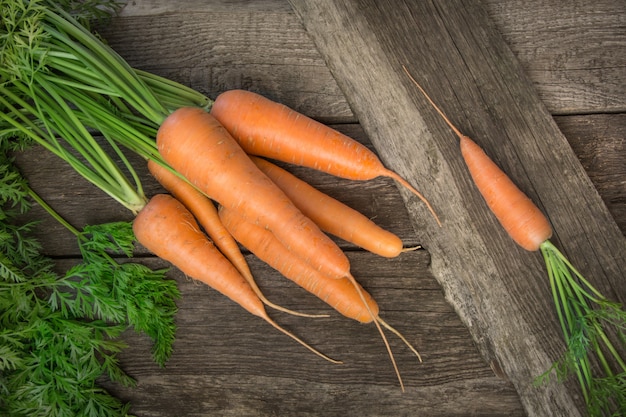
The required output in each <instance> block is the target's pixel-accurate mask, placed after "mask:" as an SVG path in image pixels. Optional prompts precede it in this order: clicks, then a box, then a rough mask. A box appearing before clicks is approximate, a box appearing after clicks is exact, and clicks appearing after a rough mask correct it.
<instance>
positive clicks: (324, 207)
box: [251, 156, 403, 258]
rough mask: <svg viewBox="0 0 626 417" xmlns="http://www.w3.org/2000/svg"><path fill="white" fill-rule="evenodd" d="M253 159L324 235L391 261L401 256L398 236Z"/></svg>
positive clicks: (268, 164)
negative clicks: (337, 238) (326, 234)
mask: <svg viewBox="0 0 626 417" xmlns="http://www.w3.org/2000/svg"><path fill="white" fill-rule="evenodd" d="M251 159H252V161H254V163H255V164H256V165H257V166H258V167H259V168H260V169H261V171H263V172H264V173H265V175H267V176H268V177H269V178H270V179H271V180H272V181H274V183H275V184H276V185H278V187H279V188H280V189H281V190H283V192H284V193H285V194H287V197H289V198H290V199H291V201H293V203H294V204H295V205H296V207H298V209H300V211H301V212H302V213H303V214H304V215H305V216H307V217H308V218H310V219H311V220H313V221H314V222H315V223H316V224H317V225H318V226H319V227H320V228H321V229H322V230H323V231H325V232H327V233H330V234H331V235H334V236H337V237H339V238H341V239H344V240H346V241H348V242H351V243H354V244H355V245H357V246H359V247H361V248H363V249H366V250H368V251H370V252H372V253H375V254H377V255H380V256H384V257H388V258H391V257H395V256H398V255H399V254H400V253H402V251H403V245H402V240H400V238H399V237H398V236H396V235H395V234H393V233H391V232H389V231H387V230H385V229H383V228H382V227H380V226H378V225H377V224H376V223H374V222H373V221H371V220H370V219H369V218H367V217H366V216H364V215H363V214H361V213H360V212H359V211H357V210H354V209H353V208H351V207H349V206H347V205H346V204H344V203H342V202H340V201H339V200H336V199H334V198H332V197H331V196H329V195H327V194H325V193H323V192H322V191H320V190H318V189H316V188H315V187H313V186H311V185H310V184H308V183H307V182H305V181H302V180H301V179H299V178H297V177H296V176H295V175H293V174H291V173H290V172H288V171H286V170H284V169H283V168H281V167H279V166H277V165H275V164H273V163H271V162H269V161H267V160H265V159H262V158H258V157H254V156H253V157H251Z"/></svg>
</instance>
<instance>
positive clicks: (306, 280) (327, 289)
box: [219, 207, 421, 391]
mask: <svg viewBox="0 0 626 417" xmlns="http://www.w3.org/2000/svg"><path fill="white" fill-rule="evenodd" d="M219 215H220V218H221V219H222V222H223V224H224V226H225V227H226V228H227V229H228V230H229V232H230V233H231V234H232V235H233V236H234V237H235V239H236V240H237V241H238V242H239V243H241V244H242V245H243V246H244V247H246V248H247V249H248V250H250V251H251V252H252V253H253V254H255V255H256V256H257V257H258V258H259V259H261V260H262V261H264V262H265V263H267V264H268V265H269V266H271V267H272V268H274V269H275V270H277V271H278V272H280V273H281V274H282V275H283V276H285V277H286V278H288V279H290V280H291V281H293V282H294V283H296V284H298V285H299V286H301V287H302V288H304V289H305V290H307V291H308V292H310V293H311V294H313V295H315V296H317V297H318V298H319V299H321V300H322V301H324V302H326V303H327V304H328V305H330V306H331V307H333V308H334V309H335V310H337V311H338V312H339V313H341V314H343V315H344V316H346V317H348V318H351V319H354V320H356V321H359V322H361V323H371V322H374V324H375V325H376V327H377V329H378V331H379V332H380V334H381V337H382V338H383V341H384V343H385V346H386V347H387V351H388V353H389V357H390V358H391V361H392V364H393V367H394V369H395V371H396V375H397V377H398V381H399V382H400V386H401V387H402V390H403V391H404V384H403V383H402V378H401V376H400V372H399V370H398V367H397V365H396V363H395V360H394V357H393V353H392V352H391V348H390V347H389V344H388V342H387V339H386V337H385V335H384V333H383V331H382V329H381V328H380V325H383V326H384V327H385V328H386V329H388V330H390V331H391V332H393V333H394V334H395V335H396V336H398V337H399V338H400V339H401V340H402V341H403V342H404V343H405V344H406V345H407V346H408V347H409V348H410V349H411V351H413V353H415V355H416V356H417V357H418V358H419V360H420V361H421V357H420V354H419V353H418V352H417V350H416V349H415V348H414V347H413V346H412V345H411V344H410V343H409V342H408V341H407V340H406V338H405V337H404V336H403V335H402V334H401V333H400V332H398V331H397V330H396V329H394V328H393V327H391V326H390V325H389V324H388V323H386V322H385V321H383V319H381V318H380V316H379V314H378V313H379V307H378V304H377V303H376V301H375V300H374V299H373V298H372V296H371V295H370V294H369V293H368V292H367V291H365V289H363V287H362V286H361V285H360V284H359V283H358V282H357V281H356V280H355V279H354V278H353V277H351V276H350V277H346V278H344V279H334V278H329V277H328V276H326V275H324V274H323V273H321V272H320V271H317V270H315V269H313V268H311V267H310V266H309V265H307V264H306V263H304V262H302V261H301V260H299V259H298V258H296V257H294V256H293V255H292V254H291V253H290V252H289V250H288V249H287V248H285V246H284V245H282V244H281V243H280V241H279V240H278V239H276V237H275V236H274V235H273V234H272V233H271V232H270V231H269V230H267V229H264V228H262V227H259V226H258V225H255V224H252V223H249V222H247V221H245V219H243V218H242V217H241V216H238V215H237V213H236V212H234V211H232V210H228V209H226V208H224V207H220V208H219Z"/></svg>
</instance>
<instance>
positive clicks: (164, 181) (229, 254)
mask: <svg viewBox="0 0 626 417" xmlns="http://www.w3.org/2000/svg"><path fill="white" fill-rule="evenodd" d="M148 170H149V171H150V173H151V174H152V176H153V177H154V178H155V179H156V180H157V181H158V182H159V184H161V185H162V186H163V188H165V189H166V190H167V191H169V192H170V193H171V194H172V195H173V196H174V197H175V198H176V199H177V200H178V201H180V202H181V203H183V205H184V206H185V207H186V208H187V210H189V211H190V212H191V213H192V214H193V215H194V217H195V218H196V220H197V221H198V222H199V223H200V224H201V225H202V227H203V228H204V231H205V232H206V233H207V234H208V235H209V238H211V240H212V241H213V243H214V244H215V246H217V248H218V249H219V250H220V251H221V252H222V254H223V255H224V256H226V258H227V259H228V260H229V261H230V262H231V263H232V264H233V266H235V268H237V270H238V271H239V273H240V274H241V275H242V276H243V277H244V278H245V279H246V281H248V284H250V287H252V290H253V291H254V292H255V293H256V295H257V296H258V297H259V298H260V299H261V301H263V303H265V305H267V306H269V307H271V308H273V309H275V310H278V311H282V312H285V313H289V314H293V315H296V316H303V317H313V315H310V314H304V313H299V312H296V311H292V310H289V309H286V308H284V307H282V306H279V305H277V304H274V303H272V302H271V301H269V300H268V299H267V298H266V297H265V295H263V293H262V291H261V289H260V288H259V287H258V285H257V284H256V281H255V280H254V277H253V276H252V272H251V271H250V268H249V266H248V262H246V258H245V257H244V256H243V254H242V253H241V251H240V250H239V246H238V245H237V242H236V241H235V239H234V238H233V237H232V236H231V234H230V233H229V232H228V230H226V228H225V227H224V225H223V224H222V221H221V220H220V218H219V216H218V214H217V207H215V205H214V204H213V202H212V201H211V200H210V199H209V198H208V197H207V196H205V195H204V194H202V193H201V192H200V191H199V190H197V189H196V188H195V187H194V186H193V185H191V184H190V183H189V182H187V180H185V179H184V178H181V177H179V176H178V175H177V174H176V173H174V172H172V171H171V170H170V169H169V168H168V167H165V166H163V165H161V164H160V163H158V162H156V161H154V160H149V161H148ZM315 317H320V316H319V315H315Z"/></svg>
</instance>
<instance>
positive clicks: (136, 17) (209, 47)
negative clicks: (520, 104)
mask: <svg viewBox="0 0 626 417" xmlns="http://www.w3.org/2000/svg"><path fill="white" fill-rule="evenodd" d="M484 5H485V8H486V10H487V12H488V13H489V15H490V17H491V18H492V19H493V22H494V23H495V25H496V27H497V29H498V31H499V32H500V33H501V34H502V36H503V37H504V39H505V40H506V41H507V44H508V45H509V46H510V47H511V49H512V50H513V52H514V53H515V54H516V56H517V58H518V59H519V61H520V63H521V66H522V67H523V68H524V70H525V72H526V74H527V75H528V76H529V77H530V78H531V79H532V81H533V83H534V85H535V87H536V89H537V91H538V94H539V96H540V97H541V99H542V101H543V102H544V103H545V104H546V106H547V107H548V109H549V110H550V111H551V112H552V113H553V114H566V113H568V114H569V113H574V114H580V113H582V112H593V113H596V112H616V111H625V110H626V87H625V86H624V83H623V80H624V74H625V73H626V61H625V59H626V58H625V57H626V31H624V24H625V23H624V22H625V20H626V6H624V2H623V1H622V0H599V1H594V2H578V1H577V2H570V3H567V4H563V3H555V2H550V1H546V0H531V1H527V0H504V1H502V0H485V1H484ZM174 16H176V17H175V18H174ZM172 19H175V20H177V22H178V23H180V24H182V25H184V26H185V27H188V28H190V30H188V31H187V30H184V31H183V32H186V33H187V36H192V37H193V38H194V39H203V41H204V42H203V43H202V44H201V45H200V46H199V47H196V43H193V44H194V48H177V45H176V41H175V40H172V39H171V37H169V36H166V35H164V34H167V33H171V31H172V30H173V29H175V28H176V27H175V26H172V25H170V24H169V23H168V21H170V22H171V21H172ZM145 22H149V24H144V23H145ZM129 31H132V32H133V38H134V39H128V38H127V37H126V36H125V34H127V33H128V32H129ZM103 32H104V34H105V37H106V38H107V39H109V40H111V42H112V43H113V45H114V46H117V45H121V46H123V48H122V49H125V50H126V51H131V50H132V51H133V53H132V54H128V57H129V58H132V60H133V62H134V63H136V64H137V65H138V66H141V67H143V68H146V69H155V70H158V71H160V72H161V73H162V74H164V75H167V74H169V75H172V76H177V77H181V79H182V80H183V81H187V82H188V83H189V84H190V85H192V86H194V87H199V88H201V89H204V90H206V91H208V92H218V91H222V90H223V86H224V85H225V84H226V83H230V84H233V83H234V84H240V85H241V86H243V87H248V88H252V89H263V88H264V87H272V88H267V90H268V91H276V94H281V93H280V91H283V90H285V91H289V90H291V88H288V89H285V88H284V87H283V88H276V87H277V86H286V87H289V85H290V84H292V83H298V79H299V80H301V81H303V80H305V79H307V81H308V83H304V85H301V87H304V90H303V91H308V92H309V93H310V94H311V96H309V97H308V99H307V100H315V97H314V95H315V94H316V89H315V87H319V86H320V85H325V86H332V85H333V83H332V78H331V77H330V76H329V73H328V72H327V70H326V69H325V67H324V65H323V64H321V62H320V61H319V58H318V57H311V56H310V55H307V54H308V53H309V52H311V51H314V50H315V48H314V47H313V44H312V43H311V40H310V39H308V38H307V37H306V36H303V30H302V28H301V27H300V26H298V25H297V24H296V23H295V19H294V16H293V12H292V10H290V8H289V5H288V2H287V1H286V0H263V1H254V2H246V1H233V2H229V1H218V0H212V1H210V2H207V1H203V0H192V1H185V2H176V3H174V2H167V1H163V0H143V1H134V2H129V3H128V5H127V6H126V7H125V9H124V10H123V11H122V19H118V20H116V21H114V22H113V24H112V25H111V26H110V27H107V28H105V29H104V31H103ZM191 33H193V34H191ZM216 34H217V35H216ZM266 34H273V36H271V35H270V36H267V35H266ZM127 43H128V45H126V44H127ZM133 45H135V46H133ZM168 45H172V47H173V50H171V51H170V50H169V47H168ZM203 46H204V47H203ZM131 48H132V49H131ZM135 48H136V49H135ZM164 50H168V51H170V53H167V54H165V53H164ZM303 53H305V55H307V56H303ZM235 57H236V58H235ZM302 58H306V59H302ZM159 59H164V62H162V63H160V64H159V63H158V60H159ZM277 62H280V63H283V64H286V63H291V64H293V66H284V67H282V68H281V69H280V70H279V71H276V72H273V74H264V76H263V77H260V78H259V77H257V78H258V79H255V77H253V75H254V74H255V73H256V71H263V70H267V69H268V68H272V69H273V70H276V69H277V67H276V63H277ZM304 62H308V63H311V64H313V65H312V66H308V67H303V66H302V64H303V63H304ZM190 64H193V66H192V65H190ZM246 67H247V68H246ZM313 67H315V68H313ZM208 68H210V69H211V70H209V69H208ZM303 70H304V71H307V72H309V73H310V75H313V76H312V77H306V78H305V77H303V76H301V75H299V72H300V71H303ZM262 80H263V81H262ZM312 82H314V83H315V84H311V83H312ZM331 88H333V87H331ZM328 92H329V93H330V92H332V93H333V94H332V95H336V96H337V97H339V98H340V97H341V94H335V93H336V91H334V90H331V91H328ZM280 98H288V97H280ZM309 103H310V106H307V110H309V113H310V114H313V115H318V114H319V115H320V116H321V117H322V116H323V117H326V116H329V117H333V118H338V117H347V116H348V115H349V114H350V111H349V108H348V107H347V106H345V105H340V104H339V103H336V106H335V107H331V108H328V111H325V110H324V107H323V106H322V107H315V106H314V105H313V103H312V102H309ZM290 104H302V103H290ZM309 107H310V108H309ZM331 110H332V111H337V110H339V112H335V113H330V111H331ZM320 112H323V113H324V114H323V115H322V114H320ZM335 120H337V119H335Z"/></svg>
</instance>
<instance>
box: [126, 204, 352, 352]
mask: <svg viewBox="0 0 626 417" xmlns="http://www.w3.org/2000/svg"><path fill="white" fill-rule="evenodd" d="M133 232H134V233H135V237H136V238H137V241H138V242H139V243H141V244H142V245H143V246H144V247H146V249H148V250H149V251H150V252H152V253H153V254H155V255H156V256H158V257H160V258H161V259H164V260H166V261H169V262H171V263H172V264H173V265H174V266H176V267H177V268H178V269H180V270H181V271H182V272H183V273H185V274H186V275H187V276H189V277H191V278H194V279H196V280H198V281H201V282H203V283H205V284H207V285H208V286H210V287H211V288H213V289H215V290H216V291H219V292H220V293H222V294H223V295H225V296H227V297H228V298H230V299H231V300H232V301H234V302H236V303H237V304H239V305H240V306H241V307H243V308H244V309H246V310H247V311H248V312H250V313H251V314H253V315H255V316H257V317H260V318H262V319H263V320H265V321H266V322H268V323H269V324H271V325H272V326H273V327H274V328H276V329H278V330H279V331H281V332H283V333H284V334H286V335H288V336H289V337H291V338H293V339H294V340H296V341H297V342H298V343H300V344H302V345H303V346H305V347H306V348H307V349H309V350H311V351H312V352H314V353H315V354H316V355H318V356H320V357H322V358H324V359H326V360H328V361H330V362H333V363H340V362H339V361H336V360H334V359H332V358H329V357H328V356H326V355H324V354H323V353H321V352H319V351H318V350H316V349H315V348H313V347H312V346H310V345H308V344H307V343H306V342H304V341H302V340H301V339H299V338H298V337H297V336H295V335H293V334H292V333H290V332H289V331H287V330H286V329H284V328H282V327H280V326H279V325H278V324H277V323H276V322H275V321H274V320H272V319H271V318H270V317H269V316H268V315H267V312H266V311H265V309H264V307H263V303H262V302H261V300H260V299H259V297H257V295H256V294H255V293H254V291H253V290H252V288H251V287H250V285H249V284H248V282H247V281H246V280H245V278H243V276H241V274H240V273H239V271H237V269H236V268H235V267H234V266H233V265H232V264H231V263H230V261H228V260H227V259H226V258H225V257H224V256H223V255H222V254H221V252H219V250H217V248H216V247H215V246H214V245H213V243H212V242H211V241H210V240H209V239H208V238H207V236H206V235H205V234H204V233H203V232H202V231H201V230H200V227H199V226H198V223H197V222H196V220H195V219H194V217H193V215H192V214H191V213H190V212H189V210H187V209H186V208H185V206H184V205H183V204H182V203H180V202H179V201H178V200H176V199H175V198H174V197H172V196H170V195H168V194H157V195H155V196H154V197H152V198H151V199H150V201H149V202H148V204H146V206H145V207H144V208H143V209H142V210H141V211H140V212H139V214H138V215H137V217H136V218H135V220H134V222H133Z"/></svg>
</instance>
